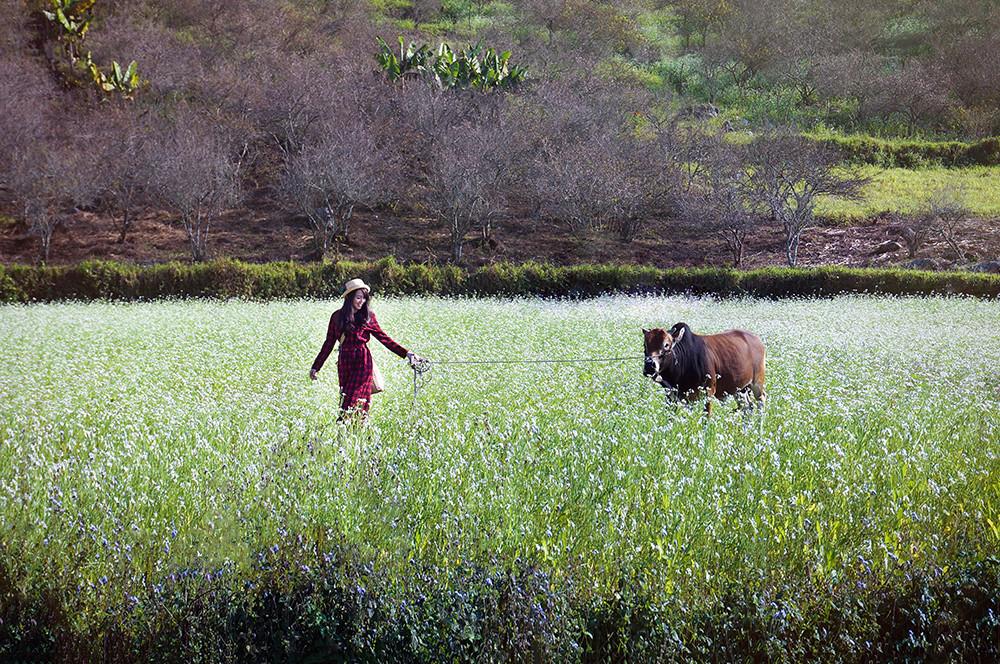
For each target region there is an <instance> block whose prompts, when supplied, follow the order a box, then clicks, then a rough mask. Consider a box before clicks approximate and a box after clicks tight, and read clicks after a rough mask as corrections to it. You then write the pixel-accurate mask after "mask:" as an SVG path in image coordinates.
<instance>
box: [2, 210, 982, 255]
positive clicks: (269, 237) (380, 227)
mask: <svg viewBox="0 0 1000 664" xmlns="http://www.w3.org/2000/svg"><path fill="white" fill-rule="evenodd" d="M889 226H890V221H889V219H887V218H884V217H877V218H873V219H869V220H865V221H864V222H861V223H858V224H855V225H851V226H832V225H831V226H820V227H818V228H814V229H810V230H807V231H806V232H805V233H804V234H803V237H802V243H801V246H800V249H799V264H800V265H809V266H815V265H847V266H856V267H858V266H899V265H904V264H906V263H907V262H908V261H909V260H910V257H909V255H908V253H907V251H906V249H905V248H901V249H898V250H895V251H889V252H886V253H873V250H874V249H875V248H876V247H878V246H879V245H881V244H883V243H885V242H886V241H888V240H890V239H892V238H891V236H890V235H889V233H888V229H889ZM117 235H118V233H117V230H116V227H115V225H114V223H113V221H112V219H111V218H110V217H108V216H107V215H99V214H95V213H91V212H78V213H76V214H74V215H73V216H72V217H70V218H69V219H68V221H67V222H66V223H65V224H63V225H62V226H60V227H59V228H57V229H56V231H55V234H54V235H53V238H52V249H51V254H50V258H49V263H50V264H67V263H75V262H78V261H81V260H85V259H89V258H100V259H110V260H119V261H126V262H133V263H139V264H150V263H158V262H164V261H169V260H182V261H184V260H189V259H190V250H189V245H188V240H187V237H186V235H185V233H184V230H183V228H181V227H180V226H179V225H178V224H176V223H172V222H171V220H170V218H169V217H168V216H167V215H165V214H163V213H159V212H154V213H150V212H147V213H144V214H141V215H139V218H138V220H137V222H136V223H135V225H134V227H133V229H132V230H131V231H130V234H129V236H128V238H127V240H126V241H125V243H124V244H118V243H117ZM311 237H312V236H311V234H310V230H309V227H308V224H307V222H306V221H305V220H304V219H294V218H289V216H288V215H287V213H284V212H282V211H279V210H275V209H266V208H257V209H252V210H248V209H246V208H244V209H241V210H238V211H233V212H231V213H229V214H227V215H225V216H223V217H222V218H221V219H219V220H217V221H216V222H215V223H214V224H213V226H212V228H211V232H210V235H209V242H208V248H209V254H210V256H212V257H229V258H236V259H241V260H246V261H251V262H263V261H272V260H296V261H305V260H315V258H316V255H315V253H314V252H313V250H312V241H311ZM493 238H494V240H495V241H494V242H493V243H484V242H482V241H481V240H480V239H479V238H478V237H477V236H475V235H473V234H470V236H469V241H468V242H467V244H466V248H465V255H464V257H463V261H464V264H465V266H467V267H477V266H480V265H484V264H487V263H491V262H498V261H510V262H521V261H527V260H535V261H540V262H546V263H553V264H558V265H568V264H576V263H615V262H620V263H636V264H643V265H654V266H657V267H677V266H724V265H729V264H731V258H730V256H729V254H728V252H727V250H726V247H725V244H724V243H723V241H722V239H721V238H720V237H718V236H714V235H711V234H706V233H704V232H703V231H700V230H699V229H697V228H694V227H693V226H690V225H685V224H682V223H678V222H669V221H667V222H657V223H650V224H649V225H648V226H647V227H646V229H645V231H644V233H643V234H642V235H641V236H640V237H639V238H638V239H636V240H635V241H633V242H631V243H623V242H621V241H619V240H618V239H616V237H615V236H614V235H613V234H608V233H598V232H593V233H590V234H588V235H586V236H582V237H581V236H578V235H576V234H574V233H572V232H570V231H569V230H567V229H563V228H560V227H558V226H556V225H553V224H536V223H535V222H533V221H531V220H525V219H524V218H520V219H505V220H500V221H498V222H497V223H496V224H495V227H494V232H493ZM748 244H749V246H748V249H747V253H746V258H745V261H744V266H745V267H761V266H766V265H783V264H784V263H785V257H784V241H783V236H782V234H781V232H780V230H778V229H775V228H770V227H766V228H762V229H760V230H758V231H757V232H755V233H754V234H753V236H752V237H751V238H750V241H749V243H748ZM900 244H901V243H900ZM962 245H963V248H964V249H965V250H966V252H967V256H966V259H965V260H963V261H957V260H956V256H955V252H954V251H953V250H952V249H951V248H950V247H949V246H948V245H947V244H946V243H945V242H944V241H943V240H940V239H934V240H932V241H931V242H930V243H928V245H927V246H925V247H924V248H922V249H921V251H920V252H919V254H918V257H921V258H929V259H931V260H933V261H935V264H936V267H938V268H941V269H945V268H950V267H955V266H961V265H967V264H969V263H972V262H977V261H996V260H1000V222H998V220H996V219H993V220H982V221H980V222H978V223H977V225H976V229H975V232H974V234H973V233H970V234H969V237H966V238H964V239H963V242H962ZM449 247H450V244H449V238H448V235H447V232H446V231H445V229H443V228H442V227H440V226H438V225H436V224H435V223H433V222H432V221H431V220H429V219H427V218H424V217H421V216H419V215H417V214H413V213H411V214H405V213H404V214H399V213H392V212H386V211H383V212H378V213H372V212H366V213H359V214H356V215H355V218H354V220H353V221H352V225H351V230H350V234H349V239H348V240H347V241H346V242H340V243H338V244H337V246H336V247H334V249H333V250H332V251H331V252H330V253H329V254H328V258H331V259H337V258H342V259H350V260H374V259H378V258H382V257H385V256H389V255H392V256H395V257H396V258H397V259H398V260H400V261H418V262H431V263H444V262H447V261H448V260H449V259H450V249H449ZM39 255H40V244H39V241H38V238H37V237H35V236H33V235H31V234H30V233H29V232H28V229H27V228H26V227H25V225H24V224H23V223H20V222H17V221H15V220H14V219H13V218H12V217H11V216H0V262H3V263H7V264H9V263H36V262H38V259H39Z"/></svg>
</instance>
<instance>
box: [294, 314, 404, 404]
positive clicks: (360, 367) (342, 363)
mask: <svg viewBox="0 0 1000 664" xmlns="http://www.w3.org/2000/svg"><path fill="white" fill-rule="evenodd" d="M341 334H343V335H344V341H343V343H341V344H340V355H339V356H338V358H337V378H338V379H339V381H340V408H341V410H348V409H351V408H360V409H362V410H364V411H365V412H368V407H369V406H370V405H371V399H372V367H373V366H374V365H373V363H372V353H371V351H370V350H368V340H369V339H370V338H371V337H372V336H374V337H375V338H376V339H378V340H379V341H381V342H382V345H383V346H385V347H386V348H388V349H389V350H391V351H392V352H393V353H395V354H396V355H399V356H400V357H403V358H405V357H406V353H407V350H406V349H405V348H403V347H402V346H400V345H399V344H398V343H396V342H395V341H393V340H392V339H391V338H390V337H389V335H388V334H386V333H385V332H383V331H382V328H381V327H379V325H378V319H376V318H375V314H374V313H372V314H371V319H370V320H369V321H368V323H367V324H366V325H364V326H362V327H360V328H355V329H352V330H347V331H344V330H341V329H340V326H339V325H338V324H337V312H334V314H333V315H332V316H330V325H329V327H328V328H327V330H326V341H324V342H323V347H322V348H321V349H320V351H319V355H317V356H316V360H315V361H314V362H313V365H312V368H313V370H314V371H319V370H320V369H322V368H323V363H324V362H326V358H327V357H329V355H330V352H331V351H332V350H333V345H334V344H335V343H337V341H338V340H339V339H340V335H341Z"/></svg>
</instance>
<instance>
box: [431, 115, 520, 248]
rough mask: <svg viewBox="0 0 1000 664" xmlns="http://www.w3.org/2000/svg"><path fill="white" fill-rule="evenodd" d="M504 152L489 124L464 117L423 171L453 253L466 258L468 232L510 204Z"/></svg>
mask: <svg viewBox="0 0 1000 664" xmlns="http://www.w3.org/2000/svg"><path fill="white" fill-rule="evenodd" d="M505 163H506V162H505V153H504V151H503V149H502V146H501V145H500V144H499V143H498V142H497V141H496V140H495V134H494V132H493V130H492V127H491V126H489V125H487V124H480V123H473V122H465V123H463V124H461V125H459V126H457V127H455V128H454V129H452V130H451V131H450V132H448V133H447V134H445V135H443V136H441V137H440V138H439V140H438V141H437V143H436V144H435V146H434V147H433V149H432V151H431V159H430V162H429V163H428V165H427V170H426V173H425V176H424V186H425V198H424V200H425V205H426V207H427V210H428V212H430V213H431V215H433V216H434V217H435V218H436V219H437V220H438V221H440V222H442V223H443V224H444V226H445V227H446V228H447V229H448V233H449V236H450V239H451V258H452V260H453V261H454V262H456V263H460V262H461V261H462V254H463V248H464V246H465V239H466V236H467V235H468V233H469V232H470V231H471V230H473V229H474V228H476V227H477V226H479V227H480V228H484V227H486V226H487V225H488V224H489V223H490V220H491V219H492V218H493V217H495V216H496V215H498V214H499V213H500V212H501V211H502V210H503V209H504V207H505V204H506V192H505V189H506V186H505V183H506V180H507V177H508V173H507V170H506V167H505Z"/></svg>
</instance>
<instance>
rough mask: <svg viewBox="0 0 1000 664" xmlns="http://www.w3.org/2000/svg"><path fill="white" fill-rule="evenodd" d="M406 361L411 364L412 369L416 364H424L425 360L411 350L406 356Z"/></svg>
mask: <svg viewBox="0 0 1000 664" xmlns="http://www.w3.org/2000/svg"><path fill="white" fill-rule="evenodd" d="M406 361H407V362H409V363H410V366H411V367H412V366H414V365H416V364H420V363H421V362H423V361H424V358H422V357H420V356H419V355H417V354H416V353H414V352H413V351H412V350H411V351H410V352H408V353H407V354H406Z"/></svg>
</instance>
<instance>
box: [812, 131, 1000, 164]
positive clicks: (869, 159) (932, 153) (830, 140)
mask: <svg viewBox="0 0 1000 664" xmlns="http://www.w3.org/2000/svg"><path fill="white" fill-rule="evenodd" d="M811 137H812V138H813V139H814V140H816V141H817V142H819V143H820V144H822V145H824V146H826V147H829V148H832V149H834V150H837V151H838V152H839V153H840V154H841V155H842V156H843V158H844V159H845V160H846V161H848V162H851V163H855V164H872V165H874V166H880V167H882V168H920V167H924V166H945V167H948V168H956V167H962V166H1000V136H992V137H990V138H984V139H982V140H980V141H976V142H974V143H964V142H961V141H920V140H884V139H880V138H875V137H873V136H839V135H830V134H821V135H812V136H811Z"/></svg>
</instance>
